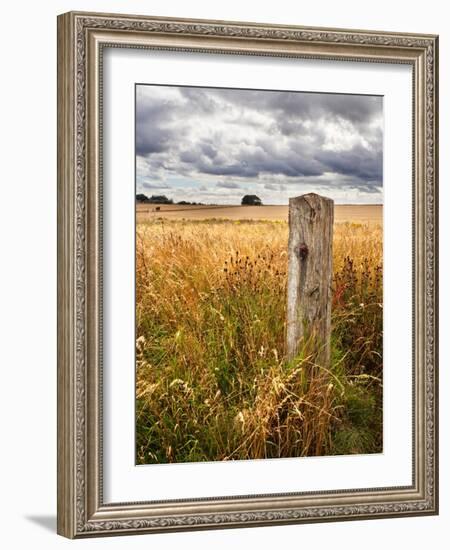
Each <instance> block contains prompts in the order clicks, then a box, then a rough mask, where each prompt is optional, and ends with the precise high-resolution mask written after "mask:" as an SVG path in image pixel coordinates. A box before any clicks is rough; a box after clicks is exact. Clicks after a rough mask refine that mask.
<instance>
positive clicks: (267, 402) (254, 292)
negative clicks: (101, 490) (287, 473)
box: [136, 205, 383, 464]
mask: <svg viewBox="0 0 450 550" xmlns="http://www.w3.org/2000/svg"><path fill="white" fill-rule="evenodd" d="M143 206H145V207H147V208H148V207H149V206H152V205H143ZM139 208H141V207H139ZM139 208H138V210H139ZM162 208H163V207H161V209H162ZM165 208H166V207H164V209H165ZM169 208H170V205H167V209H169ZM173 208H174V207H173V206H172V209H173ZM184 208H186V207H184ZM254 208H256V209H257V210H258V211H259V212H261V209H271V208H272V209H279V208H284V207H234V209H236V211H240V212H242V211H244V212H249V209H254ZM338 208H339V207H338ZM364 208H366V212H363V209H364ZM358 209H359V210H358ZM367 209H368V211H367ZM176 210H177V209H176ZM178 210H180V209H178ZM200 210H202V209H200ZM228 210H230V207H228ZM345 210H346V216H347V221H343V220H342V216H341V217H340V216H339V215H336V219H337V223H335V228H334V249H333V250H334V280H333V308H332V362H331V367H330V368H329V369H325V368H323V366H321V365H316V364H315V363H314V362H313V358H312V357H311V355H310V354H309V353H308V347H307V345H305V346H304V347H303V349H302V350H301V351H300V353H299V355H298V356H297V357H296V358H295V359H294V360H292V361H290V362H287V361H286V359H285V349H284V345H285V344H284V339H285V308H286V303H285V302H286V267H287V256H286V250H287V237H288V225H287V223H286V221H284V218H283V217H281V216H280V214H279V213H278V214H277V215H278V216H279V217H280V218H281V219H270V218H268V219H266V220H258V219H256V220H255V219H254V220H245V219H239V218H237V219H228V220H226V219H223V211H222V213H221V215H220V216H219V215H216V213H215V214H214V217H213V218H210V217H209V216H210V213H208V214H205V212H203V217H202V218H196V217H195V216H193V213H194V212H197V213H198V212H199V211H198V210H194V208H191V209H188V213H189V211H190V214H191V216H189V219H188V216H186V211H184V213H183V215H182V216H180V214H181V212H178V216H174V217H169V212H167V213H166V214H165V213H163V214H161V211H160V212H158V213H157V215H153V214H151V215H150V216H147V214H145V213H144V214H143V213H142V212H141V213H139V212H138V222H139V221H140V222H141V223H138V225H137V245H136V323H137V327H136V329H137V341H136V368H137V387H136V399H137V418H136V436H137V437H136V455H137V462H138V463H139V464H148V463H161V462H187V461H189V462H193V461H211V460H233V459H257V458H276V457H292V456H319V455H332V454H354V453H374V452H381V451H382V314H383V308H382V226H381V216H382V209H381V207H346V209H345ZM352 210H353V213H354V215H352ZM217 214H218V213H217ZM263 214H265V215H267V214H266V213H264V212H263ZM272 214H274V213H273V212H272ZM363 214H365V216H366V217H365V218H364V217H363ZM227 215H230V213H228V214H227ZM369 215H370V216H372V217H371V218H370V219H368V218H369V217H370V216H369ZM181 218H185V219H184V220H183V219H181ZM216 218H217V219H216Z"/></svg>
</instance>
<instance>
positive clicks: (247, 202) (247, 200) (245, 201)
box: [241, 195, 262, 206]
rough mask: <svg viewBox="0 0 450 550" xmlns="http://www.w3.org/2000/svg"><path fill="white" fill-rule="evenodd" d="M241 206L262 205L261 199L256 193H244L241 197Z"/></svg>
mask: <svg viewBox="0 0 450 550" xmlns="http://www.w3.org/2000/svg"><path fill="white" fill-rule="evenodd" d="M241 204H242V206H262V200H261V199H260V198H259V197H257V196H256V195H245V196H244V197H242V201H241Z"/></svg>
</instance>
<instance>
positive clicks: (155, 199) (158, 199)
mask: <svg viewBox="0 0 450 550" xmlns="http://www.w3.org/2000/svg"><path fill="white" fill-rule="evenodd" d="M148 202H151V203H153V204H173V200H172V199H168V198H167V197H166V195H152V196H151V197H150V198H149V199H148Z"/></svg>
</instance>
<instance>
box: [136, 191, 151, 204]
mask: <svg viewBox="0 0 450 550" xmlns="http://www.w3.org/2000/svg"><path fill="white" fill-rule="evenodd" d="M136 202H148V197H147V195H144V194H143V193H139V194H138V195H136Z"/></svg>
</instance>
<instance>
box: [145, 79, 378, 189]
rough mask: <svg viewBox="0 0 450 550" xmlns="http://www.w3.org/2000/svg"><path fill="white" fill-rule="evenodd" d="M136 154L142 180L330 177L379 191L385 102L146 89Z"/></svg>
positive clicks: (264, 182) (338, 183)
mask: <svg viewBox="0 0 450 550" xmlns="http://www.w3.org/2000/svg"><path fill="white" fill-rule="evenodd" d="M136 154H137V157H138V182H139V181H144V180H145V179H147V178H149V179H153V180H154V179H155V178H163V179H164V178H169V177H176V176H183V177H185V178H189V179H190V181H199V180H202V181H207V178H208V177H215V178H217V177H219V178H221V180H225V181H219V182H217V185H216V186H215V187H216V188H228V189H232V188H238V187H239V185H240V183H244V182H246V185H247V189H248V185H252V186H253V187H254V189H255V190H257V189H258V185H261V186H263V187H264V188H265V189H266V190H268V191H270V190H272V191H275V188H273V189H272V188H271V187H270V185H273V182H271V181H268V180H270V178H275V179H277V181H279V182H282V183H283V184H285V185H287V186H289V185H291V184H292V185H293V184H298V183H299V181H301V182H303V183H304V182H308V181H311V182H313V181H315V182H316V183H317V185H321V183H320V182H321V181H323V182H325V180H327V178H329V179H328V180H327V181H329V183H328V186H329V189H331V191H332V190H333V189H334V188H337V187H339V188H345V187H347V188H348V189H349V190H356V191H357V190H358V189H360V190H361V191H367V192H372V191H373V192H376V193H378V192H380V189H381V187H382V164H383V163H382V98H381V97H376V96H355V95H343V94H314V93H297V92H267V91H253V90H231V89H208V88H184V87H170V86H167V87H164V86H140V87H138V90H137V101H136ZM330 174H331V175H333V174H334V175H335V176H334V177H331V176H330ZM227 178H233V179H235V180H238V181H239V183H236V182H233V185H236V186H237V187H231V185H232V184H231V183H230V182H227V181H226V180H227ZM333 186H334V187H333Z"/></svg>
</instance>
